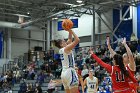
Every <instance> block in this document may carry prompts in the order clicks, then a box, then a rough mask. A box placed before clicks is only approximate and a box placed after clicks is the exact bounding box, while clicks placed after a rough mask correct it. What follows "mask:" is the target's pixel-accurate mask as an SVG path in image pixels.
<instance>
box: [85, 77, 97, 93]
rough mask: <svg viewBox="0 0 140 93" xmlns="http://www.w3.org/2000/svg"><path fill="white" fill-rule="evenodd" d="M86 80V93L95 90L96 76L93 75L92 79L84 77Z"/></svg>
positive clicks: (92, 92)
mask: <svg viewBox="0 0 140 93" xmlns="http://www.w3.org/2000/svg"><path fill="white" fill-rule="evenodd" d="M86 80H87V93H94V92H95V91H96V83H97V82H98V81H97V78H96V77H93V79H92V80H91V79H90V78H89V77H87V78H86Z"/></svg>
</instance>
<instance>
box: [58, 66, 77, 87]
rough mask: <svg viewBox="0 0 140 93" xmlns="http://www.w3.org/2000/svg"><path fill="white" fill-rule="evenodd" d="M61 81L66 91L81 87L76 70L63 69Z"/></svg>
mask: <svg viewBox="0 0 140 93" xmlns="http://www.w3.org/2000/svg"><path fill="white" fill-rule="evenodd" d="M61 80H62V83H63V86H64V88H65V89H71V88H73V87H78V85H79V80H78V75H77V73H76V71H75V69H74V68H67V69H63V70H62V72H61Z"/></svg>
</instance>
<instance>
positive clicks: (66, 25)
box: [62, 19, 73, 30]
mask: <svg viewBox="0 0 140 93" xmlns="http://www.w3.org/2000/svg"><path fill="white" fill-rule="evenodd" d="M72 27H73V22H72V21H71V20H70V19H64V20H63V22H62V28H63V29H64V30H70V29H71V28H72Z"/></svg>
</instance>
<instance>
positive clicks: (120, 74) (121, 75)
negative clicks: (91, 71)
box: [115, 71, 125, 82]
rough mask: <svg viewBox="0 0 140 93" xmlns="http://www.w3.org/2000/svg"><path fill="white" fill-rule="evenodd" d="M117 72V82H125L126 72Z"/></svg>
mask: <svg viewBox="0 0 140 93" xmlns="http://www.w3.org/2000/svg"><path fill="white" fill-rule="evenodd" d="M115 73H116V81H117V82H124V81H125V80H124V74H122V73H121V72H120V73H119V72H118V71H116V72H115Z"/></svg>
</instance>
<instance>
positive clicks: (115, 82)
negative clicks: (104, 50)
mask: <svg viewBox="0 0 140 93" xmlns="http://www.w3.org/2000/svg"><path fill="white" fill-rule="evenodd" d="M90 54H91V57H92V58H94V59H95V60H96V61H97V62H98V63H99V64H100V65H101V66H102V67H104V68H105V69H106V70H107V71H108V73H110V75H111V79H112V86H113V93H133V91H132V89H131V88H130V86H129V83H128V81H129V79H131V81H133V83H136V84H137V81H136V79H135V78H134V76H133V75H132V73H131V72H130V71H129V70H126V68H125V66H124V64H123V57H122V56H121V55H119V54H115V55H114V56H113V63H114V66H111V65H109V64H106V63H104V62H103V61H102V60H101V59H100V58H99V57H97V56H96V55H95V54H94V53H93V51H92V50H90Z"/></svg>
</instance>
